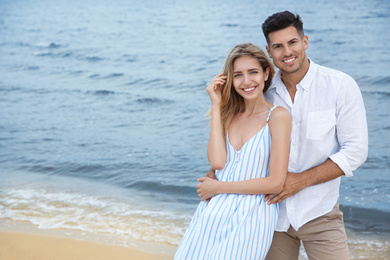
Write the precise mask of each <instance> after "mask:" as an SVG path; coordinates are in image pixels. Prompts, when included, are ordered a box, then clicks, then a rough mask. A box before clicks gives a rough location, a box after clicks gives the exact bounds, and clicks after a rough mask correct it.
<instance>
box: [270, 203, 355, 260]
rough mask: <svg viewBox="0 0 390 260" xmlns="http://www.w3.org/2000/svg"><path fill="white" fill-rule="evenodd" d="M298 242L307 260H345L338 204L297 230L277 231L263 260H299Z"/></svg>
mask: <svg viewBox="0 0 390 260" xmlns="http://www.w3.org/2000/svg"><path fill="white" fill-rule="evenodd" d="M301 240H302V243H303V246H304V247H305V251H306V254H307V256H308V257H309V259H310V260H346V259H350V258H349V251H348V243H347V235H346V234H345V229H344V222H343V213H342V212H341V211H340V209H339V204H338V203H337V204H336V206H335V207H334V208H333V209H332V211H330V212H329V213H327V214H325V215H323V216H321V217H318V218H316V219H314V220H312V221H310V222H308V223H306V224H305V225H303V226H302V227H301V228H300V229H298V231H296V230H295V229H293V228H292V227H291V226H290V228H289V229H288V230H287V232H276V231H275V233H274V238H273V240H272V244H271V248H270V250H269V251H268V255H267V257H266V260H298V257H299V248H300V245H301Z"/></svg>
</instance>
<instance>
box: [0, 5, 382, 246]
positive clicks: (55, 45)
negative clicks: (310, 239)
mask: <svg viewBox="0 0 390 260" xmlns="http://www.w3.org/2000/svg"><path fill="white" fill-rule="evenodd" d="M285 9H289V10H291V11H293V12H297V13H299V14H301V16H302V18H303V21H304V28H305V32H306V34H307V35H308V36H309V49H308V56H309V57H310V58H311V59H312V60H313V61H315V62H316V63H318V64H321V65H324V66H328V67H332V68H335V69H339V70H342V71H344V72H346V73H348V74H350V75H351V76H352V77H354V78H355V79H356V81H357V82H358V84H359V86H360V88H361V91H362V94H363V98H364V101H365V105H366V110H367V119H368V126H369V157H368V160H367V162H366V163H365V164H364V165H363V166H362V167H360V168H359V169H358V170H357V171H356V172H355V173H354V174H355V176H354V177H352V178H348V179H347V178H343V179H342V184H341V195H340V199H339V201H340V204H341V206H342V208H343V209H344V212H345V217H346V218H345V220H346V225H347V227H349V228H353V229H363V230H372V229H374V230H382V231H385V232H389V233H390V227H389V223H388V219H389V218H390V148H389V147H390V134H389V133H390V120H389V115H390V114H389V113H390V112H389V111H390V88H389V87H390V74H389V69H390V65H389V64H390V52H389V49H388V48H387V45H388V43H389V42H390V34H389V33H388V28H387V27H388V25H389V22H390V2H389V1H381V0H377V1H363V0H358V1H353V2H350V1H333V2H332V3H330V2H329V1H327V2H313V1H298V2H297V1H295V2H294V3H293V4H291V3H290V1H287V0H281V1H277V3H271V2H266V1H261V2H260V1H249V0H248V1H241V2H240V3H238V2H236V1H230V0H228V1H205V0H201V1H192V2H191V1H190V2H188V1H180V0H178V1H174V0H172V1H158V0H146V1H141V2H140V1H125V0H111V1H103V0H100V1H99V0H98V1H92V0H86V1H76V0H71V1H64V0H63V1H49V0H39V1H32V0H19V1H11V0H2V1H0V113H1V114H0V133H1V134H0V218H11V219H15V220H24V221H30V222H32V223H34V224H36V225H38V226H39V227H40V228H66V229H77V230H87V231H100V232H108V233H113V234H125V235H130V236H132V237H135V238H137V239H140V240H146V241H164V242H168V243H171V244H173V245H177V244H178V243H179V242H180V239H181V236H182V235H183V232H184V230H185V228H186V226H187V224H188V222H189V220H190V218H191V216H192V214H193V212H194V210H195V208H196V206H197V203H198V202H199V199H198V197H197V194H196V189H195V185H196V179H197V178H198V177H199V176H203V175H204V174H205V173H206V172H207V170H208V169H209V165H208V161H207V157H206V147H207V142H208V134H209V128H208V127H209V126H208V118H207V116H206V113H207V110H208V109H209V107H210V102H209V98H208V95H207V93H206V91H205V88H206V86H207V84H208V82H209V81H210V80H211V79H212V77H213V76H215V75H216V74H217V73H219V72H220V71H221V68H222V65H223V62H224V60H225V58H226V56H227V54H228V52H229V51H230V49H231V48H232V47H233V46H234V45H236V44H238V43H242V42H253V43H255V44H258V45H259V46H261V47H263V48H265V44H266V43H265V40H264V39H263V35H262V32H261V23H262V22H263V21H264V20H265V19H266V17H267V16H268V15H270V14H272V13H274V12H276V11H281V10H285Z"/></svg>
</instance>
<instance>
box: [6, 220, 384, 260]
mask: <svg viewBox="0 0 390 260" xmlns="http://www.w3.org/2000/svg"><path fill="white" fill-rule="evenodd" d="M347 234H348V242H349V248H350V256H351V259H370V260H379V259H381V260H386V259H389V260H390V235H389V234H374V233H371V232H356V231H347ZM175 251H176V246H172V245H169V244H165V243H151V242H140V241H136V240H134V239H131V238H129V237H113V236H110V235H107V234H94V233H87V232H77V231H69V230H44V229H39V228H37V227H36V226H34V225H32V224H31V223H27V222H18V221H12V220H9V219H0V259H2V260H16V259H23V260H24V259H28V260H49V259H50V260H53V259H56V260H111V259H116V260H122V259H123V260H124V259H126V260H128V259H137V260H168V259H173V256H174V254H175ZM299 259H300V260H304V259H307V257H306V256H305V254H304V250H302V254H301V256H300V258H299Z"/></svg>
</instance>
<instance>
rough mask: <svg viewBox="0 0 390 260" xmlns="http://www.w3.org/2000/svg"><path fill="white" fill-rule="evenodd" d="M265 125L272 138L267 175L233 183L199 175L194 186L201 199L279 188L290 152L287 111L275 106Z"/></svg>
mask: <svg viewBox="0 0 390 260" xmlns="http://www.w3.org/2000/svg"><path fill="white" fill-rule="evenodd" d="M268 126H269V129H270V133H271V141H272V145H271V155H270V159H269V174H268V177H265V178H256V179H251V180H245V181H237V182H222V181H216V180H213V179H211V178H208V177H202V178H200V179H199V180H198V181H200V182H201V183H200V184H198V185H197V188H198V193H199V197H201V198H202V201H203V200H206V199H208V198H211V197H212V196H214V195H215V194H220V193H236V194H277V193H279V192H280V191H281V190H282V188H283V184H284V181H285V178H286V174H287V167H288V157H289V152H290V132H291V118H290V114H289V113H288V111H287V110H285V109H284V108H282V107H278V108H275V109H274V111H273V112H272V114H271V118H270V121H269V125H268Z"/></svg>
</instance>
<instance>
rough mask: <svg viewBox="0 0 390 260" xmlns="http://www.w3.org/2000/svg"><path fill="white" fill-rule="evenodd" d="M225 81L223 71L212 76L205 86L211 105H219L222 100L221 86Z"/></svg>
mask: <svg viewBox="0 0 390 260" xmlns="http://www.w3.org/2000/svg"><path fill="white" fill-rule="evenodd" d="M225 83H226V76H225V75H223V73H220V74H218V75H217V76H215V77H214V78H213V80H212V81H211V83H210V85H208V87H207V92H208V93H209V96H210V99H211V103H212V105H220V104H221V100H222V86H223V85H224V84H225Z"/></svg>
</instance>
